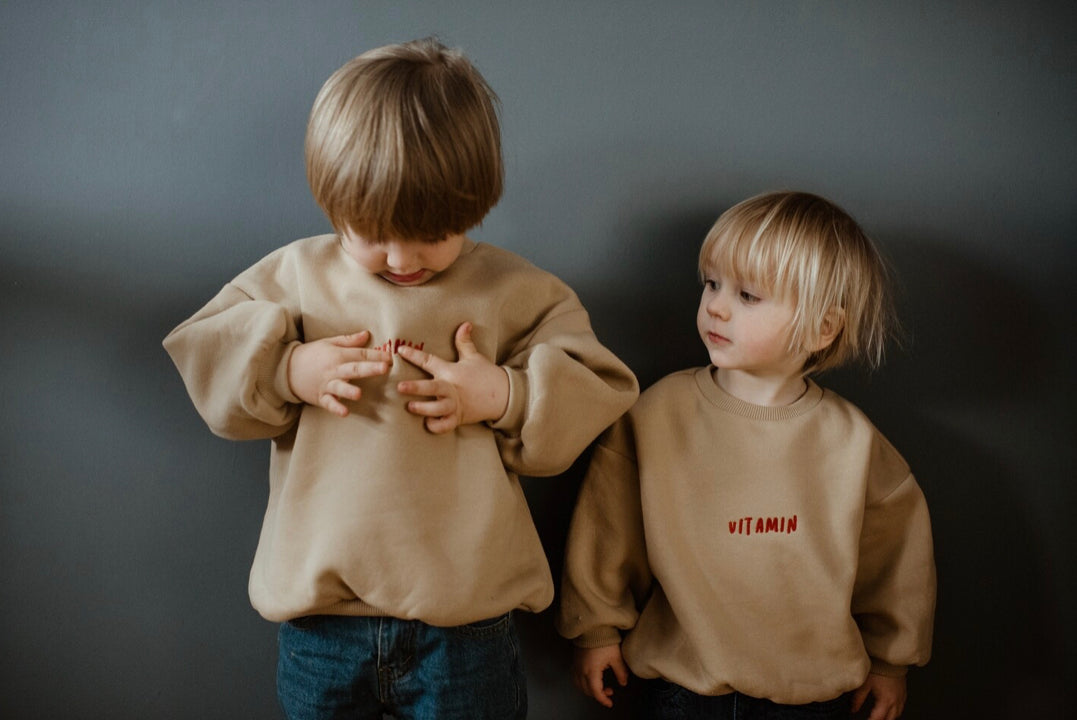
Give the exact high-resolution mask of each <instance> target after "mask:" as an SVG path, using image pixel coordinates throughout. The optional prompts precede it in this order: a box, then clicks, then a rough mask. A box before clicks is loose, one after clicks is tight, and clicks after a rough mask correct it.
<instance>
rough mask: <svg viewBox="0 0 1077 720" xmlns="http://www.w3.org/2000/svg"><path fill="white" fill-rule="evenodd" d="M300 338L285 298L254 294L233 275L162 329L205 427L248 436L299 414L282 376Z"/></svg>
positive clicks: (276, 431) (274, 430)
mask: <svg viewBox="0 0 1077 720" xmlns="http://www.w3.org/2000/svg"><path fill="white" fill-rule="evenodd" d="M241 277H242V276H241ZM299 339H300V328H299V327H298V325H297V322H296V319H295V314H294V313H293V312H290V311H289V310H288V308H287V307H286V305H285V304H283V303H282V302H279V301H274V300H270V299H256V298H255V297H254V294H253V293H252V292H250V291H249V290H244V289H241V287H240V286H239V285H238V284H236V283H235V282H233V283H229V284H228V285H226V286H225V287H224V288H223V289H222V290H221V291H220V292H219V293H218V294H217V296H216V297H214V298H213V299H212V300H211V301H210V302H209V303H208V304H206V306H205V307H203V308H202V309H201V310H199V311H198V312H197V313H195V314H194V315H193V316H192V317H190V318H189V319H187V320H186V321H184V322H183V323H182V324H180V325H179V326H178V327H177V328H176V329H175V330H173V331H172V332H171V333H169V335H168V337H166V338H165V340H164V347H165V350H167V352H168V354H169V355H170V356H171V358H172V361H173V362H174V363H175V364H176V368H177V369H178V370H179V373H180V375H181V376H182V378H183V382H184V384H185V385H186V387H187V392H188V393H189V394H190V396H191V400H192V401H193V402H194V405H195V408H196V409H197V410H198V413H199V414H200V415H201V416H202V418H203V419H204V420H205V421H206V423H207V424H208V425H209V427H210V429H211V430H212V431H213V432H214V433H215V434H217V435H220V436H221V437H225V438H229V439H233V440H253V439H262V438H272V437H276V436H278V435H280V434H282V433H283V432H285V431H286V430H288V429H289V428H290V427H291V426H292V425H293V424H294V423H295V422H296V420H297V419H298V417H299V412H300V407H301V405H300V401H299V399H298V398H297V397H295V396H294V395H293V394H292V392H291V390H290V389H289V387H288V376H287V373H288V359H289V357H290V355H291V352H292V350H293V349H294V348H295V346H296V345H298V344H299Z"/></svg>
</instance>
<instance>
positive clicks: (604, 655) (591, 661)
mask: <svg viewBox="0 0 1077 720" xmlns="http://www.w3.org/2000/svg"><path fill="white" fill-rule="evenodd" d="M606 668H609V669H610V670H612V671H613V675H614V677H616V678H617V682H618V683H620V685H621V687H624V686H625V685H627V684H628V666H627V665H625V661H624V658H623V657H621V646H620V644H618V645H607V646H605V647H598V648H576V653H575V657H574V658H573V660H572V681H573V682H574V683H575V684H576V687H577V688H579V689H580V691H581V692H582V693H583V694H584V695H587V696H589V697H593V698H594V699H595V700H597V701H598V702H599V703H600V704H601V705H604V706H606V707H608V708H611V707H613V688H612V687H606V686H605V684H604V683H603V680H602V675H603V674H604V673H605V672H606Z"/></svg>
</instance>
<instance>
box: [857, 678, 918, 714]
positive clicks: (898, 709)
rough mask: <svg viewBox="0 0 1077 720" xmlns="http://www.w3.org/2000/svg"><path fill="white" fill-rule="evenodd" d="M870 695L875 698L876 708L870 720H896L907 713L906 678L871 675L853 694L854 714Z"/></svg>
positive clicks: (873, 709)
mask: <svg viewBox="0 0 1077 720" xmlns="http://www.w3.org/2000/svg"><path fill="white" fill-rule="evenodd" d="M868 695H874V696H875V706H874V707H873V708H872V709H871V715H869V716H868V720H896V719H897V718H899V717H901V713H903V712H905V698H906V697H907V693H906V688H905V678H904V677H890V676H888V675H876V674H875V673H870V674H869V675H868V678H867V680H865V681H864V684H863V685H861V686H860V687H859V688H857V690H856V692H855V693H853V712H854V713H855V712H856V711H858V710H859V709H860V707H861V706H862V705H863V704H864V701H865V700H866V699H867V697H868Z"/></svg>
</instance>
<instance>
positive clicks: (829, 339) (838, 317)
mask: <svg viewBox="0 0 1077 720" xmlns="http://www.w3.org/2000/svg"><path fill="white" fill-rule="evenodd" d="M844 327H845V311H844V310H842V309H841V308H839V307H832V308H830V309H829V310H827V311H826V315H824V316H823V322H822V323H821V324H820V326H819V337H818V338H817V340H816V341H815V343H814V344H813V345H812V346H811V347H810V348H808V349H809V351H810V352H813V353H817V352H819V351H821V350H825V349H827V348H828V347H830V345H831V344H832V343H833V342H834V341H835V340H837V338H838V335H841V330H842V328H844Z"/></svg>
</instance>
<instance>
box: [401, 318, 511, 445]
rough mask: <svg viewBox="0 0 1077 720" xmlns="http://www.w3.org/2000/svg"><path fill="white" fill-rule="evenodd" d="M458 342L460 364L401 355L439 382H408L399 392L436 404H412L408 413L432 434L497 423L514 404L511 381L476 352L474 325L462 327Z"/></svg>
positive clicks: (407, 350) (412, 352) (407, 351)
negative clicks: (471, 425) (424, 419)
mask: <svg viewBox="0 0 1077 720" xmlns="http://www.w3.org/2000/svg"><path fill="white" fill-rule="evenodd" d="M454 340H455V343H456V352H457V355H458V356H459V359H458V360H457V361H456V362H448V361H446V360H442V359H441V358H439V357H437V356H436V355H431V354H430V353H427V352H423V351H422V350H417V349H415V348H413V347H408V346H406V345H401V346H400V347H399V348H398V349H397V354H398V355H400V357H402V358H404V359H405V360H407V361H408V362H410V363H411V364H412V365H415V366H416V367H419V368H421V369H423V370H425V371H426V372H428V373H430V374H431V375H432V376H433V377H431V378H430V379H429V380H405V381H404V382H401V383H400V384H399V385H398V386H397V390H399V391H400V392H401V393H403V394H404V395H422V396H425V397H429V398H433V399H431V400H413V401H411V402H409V403H408V412H411V413H414V414H415V415H421V416H423V417H425V418H426V428H427V429H428V430H429V431H430V432H432V433H438V434H440V433H447V432H452V431H453V430H455V429H456V428H457V427H458V426H459V425H467V424H470V423H478V422H483V421H485V420H497V419H498V418H500V417H501V416H502V415H504V414H505V408H506V407H507V406H508V403H509V376H508V375H507V374H506V373H505V371H504V370H502V369H501V368H500V367H498V366H497V365H495V364H494V363H493V362H491V361H490V360H488V359H487V358H485V357H484V356H483V355H482V354H481V353H480V352H479V351H478V349H477V348H476V347H475V343H473V342H472V341H471V323H467V322H466V323H464V324H462V325H461V326H460V327H458V328H457V329H456V336H455V338H454Z"/></svg>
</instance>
